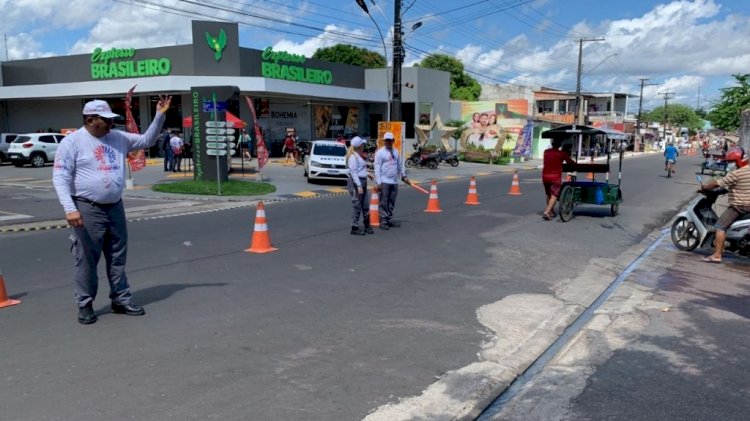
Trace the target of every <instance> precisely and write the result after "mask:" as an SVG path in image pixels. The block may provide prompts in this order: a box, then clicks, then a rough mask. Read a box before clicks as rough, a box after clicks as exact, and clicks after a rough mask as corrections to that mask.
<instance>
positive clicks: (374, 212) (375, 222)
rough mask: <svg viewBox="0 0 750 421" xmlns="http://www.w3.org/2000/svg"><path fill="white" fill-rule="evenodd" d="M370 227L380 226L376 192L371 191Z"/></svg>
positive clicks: (378, 203)
mask: <svg viewBox="0 0 750 421" xmlns="http://www.w3.org/2000/svg"><path fill="white" fill-rule="evenodd" d="M370 226H371V227H379V226H380V202H379V201H378V192H377V191H375V189H372V193H370Z"/></svg>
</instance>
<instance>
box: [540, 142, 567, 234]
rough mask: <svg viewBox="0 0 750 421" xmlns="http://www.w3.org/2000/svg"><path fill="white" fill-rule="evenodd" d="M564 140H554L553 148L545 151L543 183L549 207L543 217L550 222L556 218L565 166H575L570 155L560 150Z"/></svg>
mask: <svg viewBox="0 0 750 421" xmlns="http://www.w3.org/2000/svg"><path fill="white" fill-rule="evenodd" d="M561 146H562V140H560V139H552V147H551V148H549V149H547V150H546V151H544V169H543V170H542V183H543V184H544V192H545V193H546V195H547V202H546V204H547V207H546V208H545V209H544V212H543V213H542V217H543V218H544V219H546V220H550V219H552V218H554V217H555V210H554V209H555V203H557V199H558V198H559V197H560V190H561V189H562V171H563V164H564V163H569V164H575V161H574V160H573V158H571V157H570V155H569V154H568V153H567V152H565V151H562V150H560V147H561Z"/></svg>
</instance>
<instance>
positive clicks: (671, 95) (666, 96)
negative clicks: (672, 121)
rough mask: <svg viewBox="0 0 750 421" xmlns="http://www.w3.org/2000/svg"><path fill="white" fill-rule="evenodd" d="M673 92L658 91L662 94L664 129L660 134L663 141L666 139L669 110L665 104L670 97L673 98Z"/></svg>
mask: <svg viewBox="0 0 750 421" xmlns="http://www.w3.org/2000/svg"><path fill="white" fill-rule="evenodd" d="M674 94H675V93H674V92H659V95H662V96H664V119H663V120H664V131H663V134H662V139H664V141H665V142H666V141H667V122H668V121H669V111H667V104H668V101H669V100H670V99H672V98H674Z"/></svg>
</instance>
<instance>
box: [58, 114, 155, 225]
mask: <svg viewBox="0 0 750 421" xmlns="http://www.w3.org/2000/svg"><path fill="white" fill-rule="evenodd" d="M163 124H164V114H163V113H158V112H157V113H156V117H155V118H154V121H153V122H152V123H151V125H150V126H149V127H148V130H146V133H144V134H142V135H140V134H134V133H126V132H122V131H119V130H111V131H110V132H109V133H107V135H105V136H104V137H101V138H98V137H94V136H92V135H91V134H90V133H89V132H88V130H86V128H85V127H81V128H80V129H78V130H76V131H74V132H73V133H71V134H69V135H67V136H65V138H64V139H63V140H62V141H61V142H60V146H59V147H58V148H57V154H56V155H55V167H54V169H53V172H52V183H53V184H54V186H55V190H56V191H57V197H58V199H59V200H60V203H61V204H62V206H63V209H64V210H65V213H70V212H75V211H77V210H78V209H77V208H76V205H75V202H74V201H73V199H72V198H71V196H77V197H82V198H84V199H88V200H91V201H93V202H96V203H117V202H118V201H119V200H120V199H121V198H122V191H123V190H124V189H125V166H126V163H125V159H126V157H127V154H128V152H130V151H133V150H137V149H145V148H148V147H151V146H153V145H154V144H155V143H156V141H157V140H158V138H159V130H161V126H162V125H163Z"/></svg>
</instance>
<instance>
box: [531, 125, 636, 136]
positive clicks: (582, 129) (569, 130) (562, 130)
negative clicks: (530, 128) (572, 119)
mask: <svg viewBox="0 0 750 421" xmlns="http://www.w3.org/2000/svg"><path fill="white" fill-rule="evenodd" d="M578 134H583V135H590V136H595V135H604V136H607V137H608V138H609V139H612V140H625V139H627V138H628V134H627V133H623V132H621V131H618V130H612V129H605V128H599V127H591V126H578V125H575V124H569V125H567V126H560V127H555V128H554V129H550V130H547V131H544V132H542V137H543V138H545V139H559V138H569V137H571V136H574V135H578Z"/></svg>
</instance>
